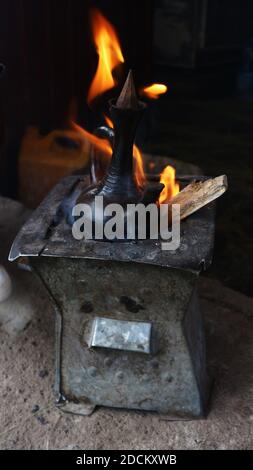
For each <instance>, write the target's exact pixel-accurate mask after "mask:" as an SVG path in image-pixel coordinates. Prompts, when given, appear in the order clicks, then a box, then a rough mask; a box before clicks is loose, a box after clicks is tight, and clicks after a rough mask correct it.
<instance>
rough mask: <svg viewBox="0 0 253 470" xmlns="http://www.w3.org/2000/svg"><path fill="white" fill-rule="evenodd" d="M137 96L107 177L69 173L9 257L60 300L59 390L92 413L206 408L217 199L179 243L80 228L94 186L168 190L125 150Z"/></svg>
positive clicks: (138, 194) (193, 219)
mask: <svg viewBox="0 0 253 470" xmlns="http://www.w3.org/2000/svg"><path fill="white" fill-rule="evenodd" d="M131 86H132V84H131ZM128 88H129V84H128ZM130 88H131V87H130ZM125 91H126V90H125ZM124 93H125V92H124ZM125 94H126V93H125ZM121 95H122V94H121ZM121 98H122V96H121ZM127 100H128V103H131V104H130V109H131V111H130V112H129V110H128V111H127V112H125V111H118V110H116V111H115V110H114V113H116V114H117V117H116V119H119V114H122V113H123V115H124V119H126V120H127V123H128V124H127V126H130V130H129V127H128V132H127V133H125V136H124V137H122V136H121V138H120V139H119V134H118V132H121V133H122V127H121V126H118V127H117V126H116V128H115V135H114V152H113V156H112V163H111V166H110V168H109V170H107V173H106V177H105V178H104V179H103V180H102V182H99V183H97V184H95V186H93V187H92V188H91V179H90V177H89V176H85V177H84V176H78V175H76V176H69V177H67V178H65V179H63V180H62V181H61V182H60V183H59V184H58V185H57V186H56V187H55V188H54V189H53V190H52V191H51V192H50V194H49V195H48V197H47V198H46V199H45V200H44V201H43V202H42V203H41V205H40V206H39V207H38V209H37V210H36V211H35V212H34V213H33V214H32V216H31V217H30V219H29V220H28V221H27V222H26V224H25V225H24V226H23V228H22V229H21V231H20V232H19V234H18V236H17V238H16V240H15V242H14V244H13V246H12V249H11V253H10V257H9V259H10V260H11V261H13V260H17V259H19V258H26V259H27V260H28V262H29V265H30V266H31V267H32V268H33V270H34V272H35V273H37V274H38V276H39V277H40V278H41V280H42V281H43V283H44V285H45V286H46V288H47V290H48V294H49V296H50V297H51V299H52V302H53V304H54V307H55V312H56V369H55V371H56V372H55V374H56V377H55V390H56V394H57V400H58V405H59V406H61V408H62V409H63V410H64V411H68V412H73V413H78V414H83V415H87V414H90V413H91V412H92V411H93V410H94V408H95V407H96V406H98V405H103V406H110V407H118V408H129V409H139V410H153V411H157V412H160V413H163V414H166V415H167V416H168V417H175V416H176V417H189V418H197V417H202V416H203V415H204V414H205V411H206V405H207V401H208V396H209V381H208V377H207V373H206V355H205V354H206V353H205V338H204V332H203V325H202V319H201V313H200V310H199V305H198V296H197V281H198V276H199V273H200V272H201V271H202V270H203V269H206V268H208V266H209V265H210V263H211V258H212V249H213V240H214V204H213V203H212V204H209V205H208V206H206V207H205V208H203V209H201V210H200V211H198V212H197V213H195V214H193V215H192V216H190V217H188V219H186V220H185V221H184V222H183V223H182V224H181V243H180V247H179V248H178V249H177V250H176V251H174V252H172V251H164V250H162V249H161V242H160V241H159V240H133V241H127V240H125V241H124V242H118V241H115V242H108V241H105V240H102V241H97V240H82V241H81V242H80V241H78V240H76V239H74V238H73V236H72V231H71V220H70V217H69V214H70V212H69V208H70V206H71V204H72V203H73V201H77V200H87V199H88V200H90V201H91V200H92V197H93V195H94V188H95V192H96V193H97V192H101V191H102V192H104V193H106V196H108V198H109V200H114V201H115V200H118V199H119V198H121V199H120V200H122V198H123V202H126V200H133V199H134V200H135V199H136V198H137V199H138V200H145V198H146V200H147V203H148V202H149V201H150V199H152V198H154V197H155V198H157V195H159V192H160V190H161V187H160V186H159V184H158V185H156V186H155V187H154V184H153V183H152V185H151V189H150V188H149V190H147V189H146V190H145V191H143V192H142V191H141V190H140V189H139V188H138V187H137V186H136V184H135V182H134V179H133V177H132V174H133V172H132V166H131V163H130V164H129V161H128V164H127V165H126V164H125V163H124V159H122V158H121V154H122V152H124V155H125V158H128V159H132V151H131V149H132V143H133V140H134V132H133V128H131V120H132V121H133V119H132V117H133V109H134V110H135V111H134V113H135V112H137V113H139V110H140V107H139V106H137V105H136V101H134V102H133V100H132V98H131V100H130V101H129V96H128V98H127ZM123 101H124V100H123ZM124 103H126V101H125V102H124ZM124 103H123V107H124ZM120 104H121V105H122V100H121V102H120ZM117 106H118V103H116V107H117ZM118 107H120V106H118ZM121 107H122V106H121ZM136 108H137V110H136ZM129 114H130V115H131V117H130V121H129ZM127 126H126V127H127ZM126 127H125V129H126ZM133 127H134V128H135V127H136V123H135V124H134V126H133ZM117 129H121V130H119V131H118V130H117ZM131 129H132V130H131ZM123 134H124V132H123ZM122 139H123V140H122ZM122 142H125V144H124V145H123V147H122ZM126 142H127V144H126ZM126 148H127V149H128V150H127V153H126V150H125V149H126ZM122 149H123V150H122ZM126 155H128V157H126ZM119 162H120V163H119ZM122 165H123V166H122ZM108 175H109V176H108ZM192 179H195V180H196V179H201V177H192ZM119 180H120V185H118V184H116V183H115V182H117V181H119ZM150 180H153V181H155V180H156V178H155V176H154V175H153V178H152V175H151V178H150ZM178 180H179V181H180V180H181V181H182V184H183V181H185V180H188V181H190V180H191V178H190V177H186V178H183V177H182V178H180V177H178ZM126 181H127V185H125V186H124V183H125V182H126ZM93 183H94V181H93ZM122 184H123V186H124V188H125V189H124V192H122V191H121V188H122ZM108 187H109V190H108ZM126 187H127V188H129V187H130V189H131V190H130V192H129V193H126ZM147 194H148V197H147ZM126 196H127V197H126ZM91 203H92V202H91Z"/></svg>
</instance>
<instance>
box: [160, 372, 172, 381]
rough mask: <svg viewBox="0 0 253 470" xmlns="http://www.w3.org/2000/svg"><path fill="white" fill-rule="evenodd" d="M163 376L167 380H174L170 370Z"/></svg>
mask: <svg viewBox="0 0 253 470" xmlns="http://www.w3.org/2000/svg"><path fill="white" fill-rule="evenodd" d="M162 378H163V380H166V382H173V377H172V375H171V374H170V373H169V372H165V374H163V377H162Z"/></svg>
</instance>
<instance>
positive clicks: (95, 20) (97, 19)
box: [87, 9, 124, 104]
mask: <svg viewBox="0 0 253 470" xmlns="http://www.w3.org/2000/svg"><path fill="white" fill-rule="evenodd" d="M91 25H92V34H93V39H94V43H95V47H96V50H97V53H98V66H97V70H96V73H95V76H94V78H93V81H92V83H91V86H90V89H89V92H88V98H87V101H88V103H89V104H90V103H91V101H92V100H93V99H94V98H96V96H98V95H101V94H102V93H104V92H105V91H107V90H110V88H113V87H114V86H115V85H116V84H117V83H116V82H115V80H114V78H113V75H112V72H113V70H114V68H115V67H116V66H117V65H119V64H120V63H124V57H123V55H122V52H121V48H120V44H119V40H118V37H117V34H116V31H115V30H114V28H113V26H112V25H111V24H110V23H109V21H107V20H106V18H105V17H104V16H103V15H102V14H101V13H100V12H99V11H98V10H96V9H94V10H93V11H92V16H91Z"/></svg>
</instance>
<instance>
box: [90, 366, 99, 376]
mask: <svg viewBox="0 0 253 470" xmlns="http://www.w3.org/2000/svg"><path fill="white" fill-rule="evenodd" d="M97 373H98V370H97V368H96V367H93V366H92V367H89V368H88V374H89V375H90V376H91V377H95V376H96V375H97Z"/></svg>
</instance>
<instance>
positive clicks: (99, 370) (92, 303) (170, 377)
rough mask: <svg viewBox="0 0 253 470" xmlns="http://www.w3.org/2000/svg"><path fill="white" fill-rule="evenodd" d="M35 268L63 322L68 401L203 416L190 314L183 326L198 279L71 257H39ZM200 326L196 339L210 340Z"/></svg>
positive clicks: (61, 359) (61, 349) (63, 384)
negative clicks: (188, 336)
mask: <svg viewBox="0 0 253 470" xmlns="http://www.w3.org/2000/svg"><path fill="white" fill-rule="evenodd" d="M34 266H35V269H36V270H37V272H38V273H39V274H40V276H41V277H42V278H43V280H44V282H45V284H46V285H47V287H48V289H49V290H50V292H51V294H52V295H53V298H54V300H55V302H56V304H57V309H58V315H60V318H61V320H60V323H59V322H58V325H60V328H59V329H58V340H57V345H58V347H57V357H58V374H59V380H58V384H59V387H60V390H59V391H60V393H61V395H63V396H64V398H65V399H66V400H67V402H74V403H78V404H83V405H84V406H87V405H91V406H96V405H105V406H111V407H121V408H132V409H141V410H155V411H159V412H161V413H169V414H172V415H174V414H175V415H190V416H200V415H201V414H202V413H203V406H202V405H203V404H202V399H201V391H200V389H199V385H198V377H197V376H196V370H195V366H194V361H193V360H192V358H193V353H192V351H190V349H189V344H190V342H189V341H188V340H186V338H187V332H186V331H185V327H187V328H188V329H190V328H191V320H190V319H189V315H188V317H187V322H184V319H185V317H186V314H187V312H188V311H189V306H190V304H191V299H192V296H193V291H194V286H195V283H196V278H197V277H196V275H195V274H192V273H189V272H186V271H181V270H173V269H168V268H161V267H156V266H148V265H141V264H137V263H122V262H108V261H95V260H85V259H69V258H40V259H34ZM196 329H198V328H196V327H195V328H194V329H191V335H195V334H196V337H198V338H199V337H201V338H203V332H202V329H200V331H195V330H196ZM192 344H195V341H194V338H193V341H192ZM200 361H201V358H200Z"/></svg>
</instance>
